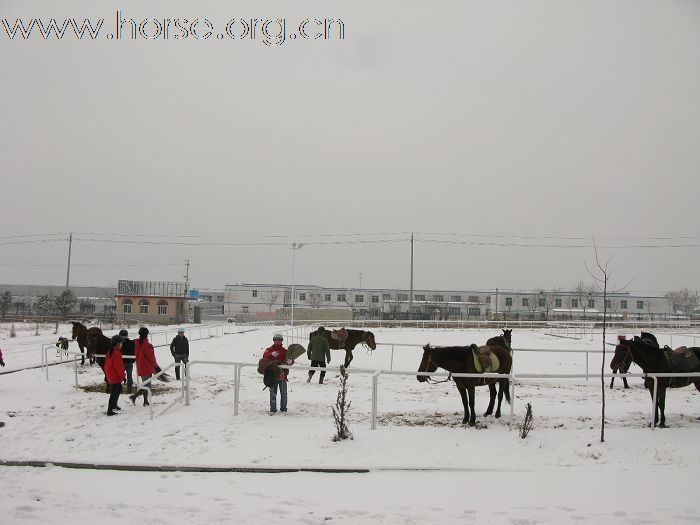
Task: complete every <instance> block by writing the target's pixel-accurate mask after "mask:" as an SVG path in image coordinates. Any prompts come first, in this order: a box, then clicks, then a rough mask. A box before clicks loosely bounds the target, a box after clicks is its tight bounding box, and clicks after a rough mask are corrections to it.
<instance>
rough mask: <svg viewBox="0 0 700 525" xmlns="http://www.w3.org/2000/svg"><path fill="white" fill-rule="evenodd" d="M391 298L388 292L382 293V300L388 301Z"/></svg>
mask: <svg viewBox="0 0 700 525" xmlns="http://www.w3.org/2000/svg"><path fill="white" fill-rule="evenodd" d="M389 300H391V294H390V293H383V294H382V301H389Z"/></svg>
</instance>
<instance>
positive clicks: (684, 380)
mask: <svg viewBox="0 0 700 525" xmlns="http://www.w3.org/2000/svg"><path fill="white" fill-rule="evenodd" d="M674 354H678V352H674V351H673V350H671V349H667V350H664V349H661V348H659V347H658V345H657V346H654V345H653V344H648V342H646V341H644V340H643V339H642V338H639V337H635V338H634V339H621V340H620V341H619V344H618V345H617V346H616V347H615V356H614V357H613V359H612V362H611V363H610V368H613V369H614V368H617V367H619V366H621V365H623V364H624V363H626V362H631V361H634V362H635V363H636V364H637V365H638V366H639V367H640V368H641V369H642V370H643V371H644V373H645V374H653V373H674V372H678V373H682V372H689V373H691V372H700V364H699V363H700V348H698V347H693V348H686V349H684V351H683V352H680V354H681V355H682V356H683V355H685V357H678V356H675V357H674ZM687 358H690V359H687ZM677 360H680V364H681V366H680V367H679V368H680V369H674V368H678V367H676V366H675V365H674V366H672V365H671V364H670V363H674V364H675V363H676V362H677ZM683 365H685V366H683ZM656 382H657V396H656V405H655V406H654V426H656V425H657V424H658V426H659V427H660V428H663V427H665V426H666V414H665V411H666V389H667V388H681V387H684V386H688V385H695V388H696V389H697V390H698V391H700V378H697V377H659V378H658V379H657V381H656ZM644 386H645V387H646V388H647V389H648V390H649V393H650V394H651V398H652V399H654V380H653V379H652V378H646V379H644Z"/></svg>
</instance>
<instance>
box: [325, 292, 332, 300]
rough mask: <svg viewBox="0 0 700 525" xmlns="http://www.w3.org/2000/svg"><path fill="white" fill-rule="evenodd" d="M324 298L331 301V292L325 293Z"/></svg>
mask: <svg viewBox="0 0 700 525" xmlns="http://www.w3.org/2000/svg"><path fill="white" fill-rule="evenodd" d="M323 300H324V301H330V300H331V294H329V293H327V294H324V295H323Z"/></svg>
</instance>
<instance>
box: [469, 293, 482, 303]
mask: <svg viewBox="0 0 700 525" xmlns="http://www.w3.org/2000/svg"><path fill="white" fill-rule="evenodd" d="M467 302H468V303H478V302H479V296H478V295H470V296H469V297H467Z"/></svg>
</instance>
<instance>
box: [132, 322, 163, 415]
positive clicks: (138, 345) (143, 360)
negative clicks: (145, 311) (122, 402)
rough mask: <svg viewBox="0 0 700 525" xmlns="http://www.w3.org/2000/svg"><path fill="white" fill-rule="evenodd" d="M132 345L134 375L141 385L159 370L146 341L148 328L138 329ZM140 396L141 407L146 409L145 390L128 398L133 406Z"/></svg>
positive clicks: (146, 392)
mask: <svg viewBox="0 0 700 525" xmlns="http://www.w3.org/2000/svg"><path fill="white" fill-rule="evenodd" d="M134 344H135V350H136V373H137V374H138V375H139V377H140V378H141V382H142V383H143V382H144V381H146V380H148V379H150V378H151V377H152V376H153V374H155V373H156V368H159V367H158V363H157V362H156V354H155V352H154V351H153V345H152V344H151V343H150V342H149V341H148V328H146V327H145V326H142V327H141V328H139V338H138V339H137V340H136V341H134ZM149 384H150V383H149ZM140 395H143V406H145V407H147V406H148V405H149V403H148V391H147V390H146V389H145V388H139V390H138V392H136V393H135V394H133V395H131V396H129V398H130V399H131V402H132V403H133V404H134V405H135V404H136V398H137V397H139V396H140Z"/></svg>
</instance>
